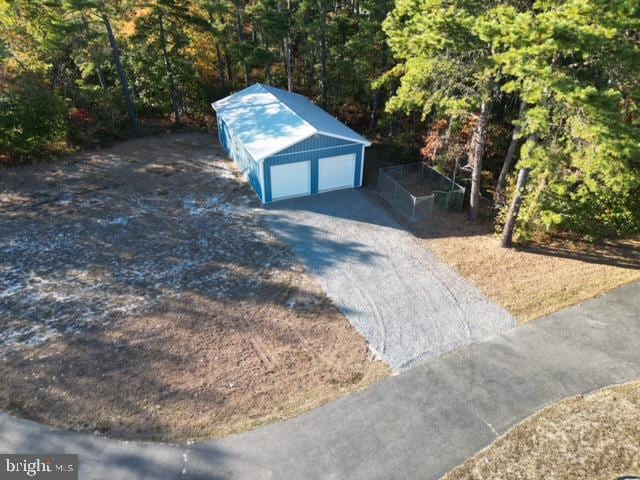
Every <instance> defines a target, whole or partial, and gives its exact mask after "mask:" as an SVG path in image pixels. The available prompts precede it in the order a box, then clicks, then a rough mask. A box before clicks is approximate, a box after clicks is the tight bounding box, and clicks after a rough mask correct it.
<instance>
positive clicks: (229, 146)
mask: <svg viewBox="0 0 640 480" xmlns="http://www.w3.org/2000/svg"><path fill="white" fill-rule="evenodd" d="M218 136H219V139H220V145H222V148H224V150H225V152H227V154H228V155H229V156H230V157H231V158H232V159H233V161H234V162H236V165H238V168H240V170H242V172H243V173H244V174H245V175H246V176H247V179H248V180H249V183H250V184H251V186H252V187H253V189H254V190H255V192H256V194H257V195H258V198H260V200H261V201H263V202H264V201H265V200H264V198H263V196H262V175H261V174H260V163H259V162H256V161H255V160H254V159H253V157H252V156H251V155H250V154H249V152H247V149H246V148H245V147H244V145H243V144H242V142H240V140H239V139H238V138H237V137H236V136H235V135H234V134H233V131H231V130H230V129H229V127H228V126H227V124H226V123H225V122H224V120H222V119H220V120H218Z"/></svg>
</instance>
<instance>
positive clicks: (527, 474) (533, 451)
mask: <svg viewBox="0 0 640 480" xmlns="http://www.w3.org/2000/svg"><path fill="white" fill-rule="evenodd" d="M638 475H640V383H638V382H634V383H629V384H626V385H619V386H615V387H610V388H606V389H603V390H599V391H596V392H594V393H591V394H589V395H586V396H582V395H579V396H577V397H573V398H570V399H568V400H564V401H562V402H559V403H557V404H555V405H552V406H551V407H549V408H547V409H545V410H543V411H542V412H539V413H538V414H536V415H534V416H533V417H531V418H530V419H528V420H526V421H525V422H523V423H522V424H520V425H518V426H517V427H515V428H513V429H512V430H511V431H509V432H508V433H507V434H505V435H504V436H503V437H501V438H499V439H498V440H496V442H494V443H493V445H491V446H490V447H488V448H487V449H486V450H484V451H483V452H481V453H479V454H478V455H476V456H475V457H473V458H471V459H469V460H467V461H466V462H465V463H464V464H463V465H461V466H460V467H458V468H456V469H454V470H452V471H451V472H449V473H448V474H447V475H446V476H445V477H444V479H445V480H463V479H464V480H467V479H468V480H471V479H474V480H480V479H487V480H488V479H491V480H500V479H505V480H506V479H513V478H517V479H521V480H527V479H531V480H535V479H554V480H570V479H578V478H579V479H582V480H596V479H619V478H636V477H637V476H638Z"/></svg>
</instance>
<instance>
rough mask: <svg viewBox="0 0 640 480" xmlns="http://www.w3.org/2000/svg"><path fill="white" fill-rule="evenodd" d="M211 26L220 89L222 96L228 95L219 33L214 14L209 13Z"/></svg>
mask: <svg viewBox="0 0 640 480" xmlns="http://www.w3.org/2000/svg"><path fill="white" fill-rule="evenodd" d="M209 24H210V25H211V33H212V35H213V38H214V47H215V49H216V63H217V64H218V76H219V77H220V88H221V89H222V94H223V95H226V93H227V82H226V81H225V78H224V76H225V71H224V68H225V67H224V58H223V57H222V49H221V48H220V42H219V41H218V38H217V33H216V29H215V20H214V17H213V14H212V13H211V12H209Z"/></svg>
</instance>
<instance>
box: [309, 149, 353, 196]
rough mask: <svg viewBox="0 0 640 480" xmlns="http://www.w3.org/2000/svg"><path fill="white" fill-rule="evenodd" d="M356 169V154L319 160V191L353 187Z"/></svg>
mask: <svg viewBox="0 0 640 480" xmlns="http://www.w3.org/2000/svg"><path fill="white" fill-rule="evenodd" d="M355 168H356V156H355V154H353V153H352V154H350V155H340V156H339V157H326V158H321V159H320V160H318V191H320V192H325V191H327V190H337V189H339V188H350V187H353V178H354V175H355Z"/></svg>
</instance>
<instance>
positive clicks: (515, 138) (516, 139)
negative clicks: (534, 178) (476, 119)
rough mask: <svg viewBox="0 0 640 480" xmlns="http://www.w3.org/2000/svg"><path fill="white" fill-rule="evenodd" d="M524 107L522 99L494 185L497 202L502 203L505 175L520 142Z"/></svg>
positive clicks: (505, 182)
mask: <svg viewBox="0 0 640 480" xmlns="http://www.w3.org/2000/svg"><path fill="white" fill-rule="evenodd" d="M525 109H526V104H525V102H524V101H523V100H521V101H520V108H519V109H518V125H516V126H515V127H514V129H513V133H512V135H511V143H509V149H508V150H507V156H506V157H504V162H503V163H502V170H500V176H499V177H498V185H497V187H496V194H495V201H496V203H497V204H500V205H503V204H504V189H505V187H506V186H507V175H508V174H509V170H510V169H511V165H512V164H513V159H514V157H515V154H516V150H517V148H518V145H519V144H520V131H521V130H522V128H521V127H520V123H519V122H520V121H521V120H522V117H523V116H524V112H525Z"/></svg>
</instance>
